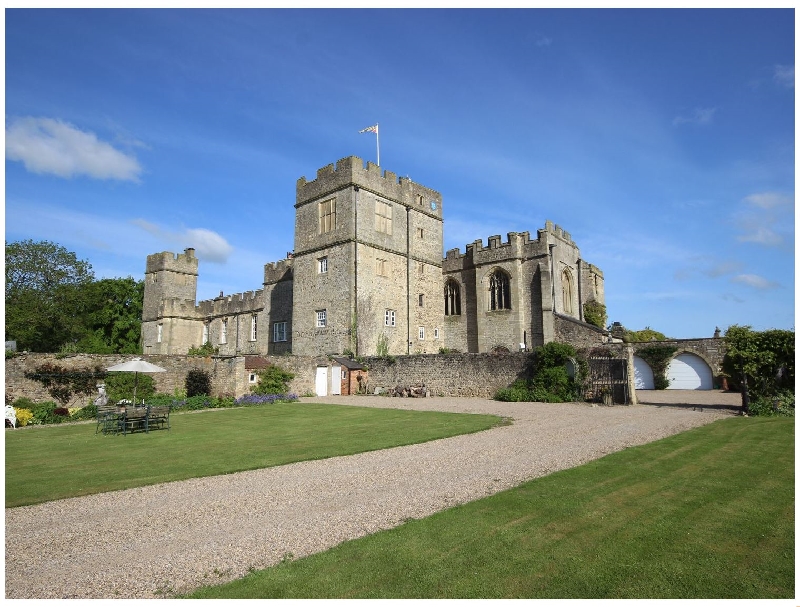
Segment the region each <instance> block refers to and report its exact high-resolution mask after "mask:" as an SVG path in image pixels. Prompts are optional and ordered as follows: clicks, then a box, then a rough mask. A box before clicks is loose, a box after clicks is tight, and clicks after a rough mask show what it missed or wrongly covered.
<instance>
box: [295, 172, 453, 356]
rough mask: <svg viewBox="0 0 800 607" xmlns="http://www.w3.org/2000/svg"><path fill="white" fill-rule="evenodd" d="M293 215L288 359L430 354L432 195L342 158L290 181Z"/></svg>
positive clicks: (435, 252)
mask: <svg viewBox="0 0 800 607" xmlns="http://www.w3.org/2000/svg"><path fill="white" fill-rule="evenodd" d="M295 209H296V220H295V237H294V242H295V252H294V268H295V280H294V306H293V319H294V320H293V327H292V332H293V341H292V352H294V353H296V354H317V353H320V352H322V353H341V352H345V351H348V350H349V351H351V352H353V353H355V354H362V355H364V354H366V355H369V354H376V353H378V352H379V351H380V350H381V349H382V348H384V349H385V351H386V352H393V353H398V354H407V353H411V352H414V351H419V352H424V351H429V352H430V351H438V347H439V346H438V345H437V346H436V349H433V347H432V346H430V347H426V346H428V342H431V343H432V342H433V341H434V333H437V339H438V338H439V335H438V332H439V326H440V324H441V322H440V321H441V308H442V302H443V298H442V290H441V276H442V270H441V268H442V252H443V234H442V199H441V195H440V194H439V193H438V192H435V191H433V190H431V189H429V188H426V187H424V186H422V185H419V184H417V183H414V182H412V181H411V180H410V179H407V178H402V177H401V178H400V179H399V180H398V179H397V176H396V175H395V174H394V173H391V172H389V171H386V172H384V173H383V174H382V173H381V169H380V167H378V166H377V165H375V164H373V163H371V162H368V163H367V166H366V168H364V165H363V163H362V161H361V160H360V159H359V158H354V157H350V158H344V159H342V160H340V161H339V162H337V163H336V167H335V168H334V166H333V165H328V166H326V167H324V168H322V169H320V170H319V171H317V177H316V179H315V180H314V181H310V182H309V181H306V179H305V178H300V179H299V180H298V182H297V203H296V204H295ZM440 343H441V342H440Z"/></svg>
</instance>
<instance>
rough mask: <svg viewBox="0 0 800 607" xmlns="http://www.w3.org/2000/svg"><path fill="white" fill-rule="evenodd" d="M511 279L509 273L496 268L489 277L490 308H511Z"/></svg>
mask: <svg viewBox="0 0 800 607" xmlns="http://www.w3.org/2000/svg"><path fill="white" fill-rule="evenodd" d="M510 283H511V281H510V280H509V278H508V274H506V273H505V272H503V271H502V270H495V271H494V272H492V275H491V276H490V277H489V310H510V309H511V284H510Z"/></svg>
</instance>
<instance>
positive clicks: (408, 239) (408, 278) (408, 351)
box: [406, 207, 411, 354]
mask: <svg viewBox="0 0 800 607" xmlns="http://www.w3.org/2000/svg"><path fill="white" fill-rule="evenodd" d="M406 354H411V207H406Z"/></svg>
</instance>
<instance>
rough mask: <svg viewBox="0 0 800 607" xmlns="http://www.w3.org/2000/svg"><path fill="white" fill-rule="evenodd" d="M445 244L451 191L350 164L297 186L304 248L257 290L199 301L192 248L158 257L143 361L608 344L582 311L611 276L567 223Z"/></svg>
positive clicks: (151, 265)
mask: <svg viewBox="0 0 800 607" xmlns="http://www.w3.org/2000/svg"><path fill="white" fill-rule="evenodd" d="M443 242H444V239H443V215H442V197H441V194H439V193H438V192H436V191H435V190H432V189H430V188H427V187H425V186H422V185H420V184H417V183H415V182H413V181H411V180H410V179H408V178H403V177H401V178H399V179H398V177H397V175H396V174H395V173H392V172H390V171H382V170H381V168H380V167H379V166H377V165H375V164H373V163H371V162H368V163H367V164H366V166H365V165H364V162H363V161H362V160H361V159H360V158H357V157H354V156H351V157H347V158H343V159H341V160H339V161H338V162H337V163H336V165H335V166H334V165H333V164H331V165H328V166H325V167H323V168H321V169H319V170H318V171H317V175H316V178H315V179H314V180H313V181H308V180H307V179H306V178H305V177H301V178H300V179H299V180H298V181H297V194H296V201H295V250H294V253H293V254H292V255H290V256H289V258H288V259H284V260H280V261H277V262H271V263H267V264H266V265H265V266H264V281H263V283H262V288H261V289H258V290H256V291H248V292H245V293H239V294H236V295H228V296H223V295H222V294H220V296H219V297H217V298H215V299H212V300H207V301H201V302H198V303H197V304H195V299H196V292H197V275H198V273H197V268H198V261H197V258H196V257H195V256H194V250H193V249H186V251H185V252H184V253H182V254H178V255H175V254H173V253H169V252H163V253H157V254H155V255H150V256H148V258H147V267H146V272H145V295H144V311H143V315H142V321H143V322H142V340H143V350H144V353H145V354H185V353H186V352H187V351H188V350H189V348H191V347H193V346H200V345H202V344H204V343H210V344H211V345H212V346H213V347H215V348H217V349H218V350H219V353H220V354H231V355H232V354H285V353H293V354H300V355H320V354H345V353H352V354H359V355H363V356H369V355H375V354H396V355H397V354H414V353H436V352H439V351H440V350H441V349H442V348H448V349H452V350H458V351H462V352H488V351H492V350H508V351H516V350H517V349H519V348H520V347H524V348H531V347H535V346H538V345H542V344H544V343H547V342H549V341H553V340H554V339H560V340H565V335H566V336H567V337H569V334H572V335H574V334H575V331H576V330H577V331H578V332H580V333H581V334H582V335H584V337H582V339H586V338H585V335H588V340H589V341H592V340H594V341H596V342H597V343H600V342H601V341H602V340H603V336H604V332H603V331H600V330H598V329H594V328H593V327H588V326H586V325H585V323H583V322H582V321H583V305H584V304H585V303H587V302H589V301H597V302H599V303H604V300H605V294H604V288H603V275H602V272H600V270H599V269H598V268H597V267H595V266H593V265H591V264H589V263H587V262H586V261H584V260H583V259H581V256H580V251H579V250H578V247H577V245H576V244H575V243H574V242H572V239H571V238H570V235H569V233H567V232H565V231H563V230H562V229H561V228H560V227H559V226H554V225H553V224H552V223H551V222H549V221H548V222H546V225H545V228H544V229H543V230H539V231H538V236H537V238H536V239H535V240H531V238H530V235H529V233H528V232H523V233H510V234H508V242H506V243H503V242H501V238H500V236H490V237H489V241H488V246H487V247H483V244H482V241H481V240H476V241H475V242H474V243H472V244H469V245H467V247H466V253H464V254H462V253H461V252H460V251H459V250H458V249H453V250H450V251H448V252H447V256H446V257H444V256H443ZM587 331H588V333H587ZM601 334H602V335H601Z"/></svg>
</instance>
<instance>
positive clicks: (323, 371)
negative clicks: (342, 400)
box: [316, 367, 328, 396]
mask: <svg viewBox="0 0 800 607" xmlns="http://www.w3.org/2000/svg"><path fill="white" fill-rule="evenodd" d="M316 389H317V396H328V367H317V381H316Z"/></svg>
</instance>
